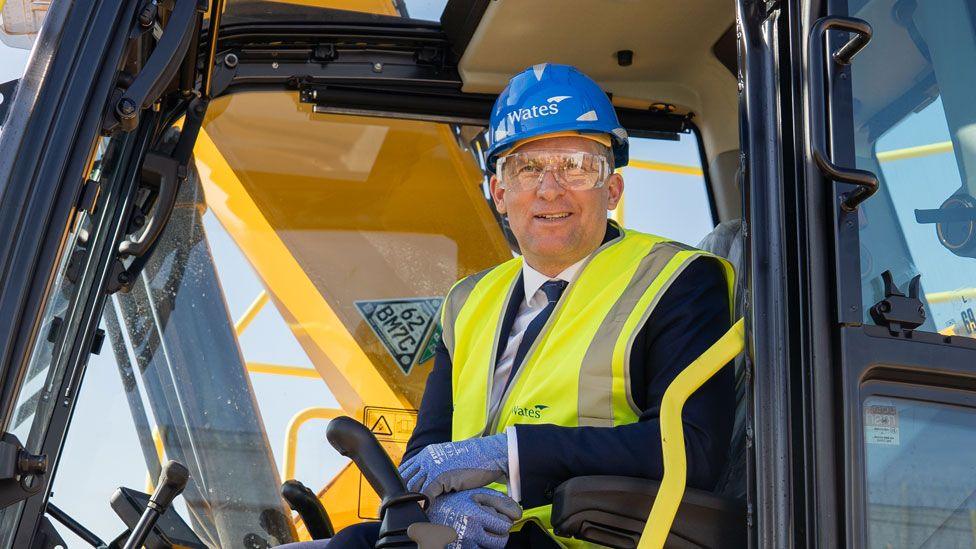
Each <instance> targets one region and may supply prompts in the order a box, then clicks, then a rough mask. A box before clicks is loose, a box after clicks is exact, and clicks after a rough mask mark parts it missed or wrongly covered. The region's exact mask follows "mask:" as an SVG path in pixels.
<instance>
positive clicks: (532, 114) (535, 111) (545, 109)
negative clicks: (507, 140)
mask: <svg viewBox="0 0 976 549" xmlns="http://www.w3.org/2000/svg"><path fill="white" fill-rule="evenodd" d="M571 97H572V96H571V95H556V96H553V97H550V98H549V99H546V104H545V105H532V107H526V108H524V109H519V110H517V111H512V112H510V113H508V114H507V115H506V117H507V118H508V124H509V126H514V124H515V123H516V122H522V121H524V120H531V119H533V118H539V117H542V116H551V115H553V114H559V103H561V102H562V101H565V100H566V99H570V98H571Z"/></svg>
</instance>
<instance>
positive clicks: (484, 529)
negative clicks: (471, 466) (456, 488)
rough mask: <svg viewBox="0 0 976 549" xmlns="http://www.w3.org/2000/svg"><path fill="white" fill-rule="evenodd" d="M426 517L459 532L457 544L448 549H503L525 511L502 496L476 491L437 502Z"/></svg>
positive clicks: (477, 489) (443, 498)
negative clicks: (509, 533)
mask: <svg viewBox="0 0 976 549" xmlns="http://www.w3.org/2000/svg"><path fill="white" fill-rule="evenodd" d="M427 516H428V518H430V521H431V522H433V523H435V524H441V525H444V526H448V527H450V528H453V529H454V531H455V532H457V535H458V537H457V540H456V541H455V542H454V543H452V544H451V545H449V546H448V549H469V548H470V549H475V548H482V547H484V548H487V549H502V548H503V547H505V544H506V543H508V532H509V530H511V529H512V525H513V524H515V521H517V520H518V519H520V518H522V508H521V507H519V504H518V503H515V500H513V499H512V498H510V497H508V496H506V495H505V494H503V493H501V492H498V491H496V490H492V489H491V488H475V489H473V490H465V491H463V492H453V493H450V494H444V495H442V496H440V497H438V498H436V499H434V500H433V503H432V504H431V506H430V509H428V510H427Z"/></svg>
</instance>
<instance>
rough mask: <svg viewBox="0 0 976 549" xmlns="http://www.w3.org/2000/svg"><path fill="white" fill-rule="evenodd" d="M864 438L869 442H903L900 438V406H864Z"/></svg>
mask: <svg viewBox="0 0 976 549" xmlns="http://www.w3.org/2000/svg"><path fill="white" fill-rule="evenodd" d="M864 439H865V440H866V441H867V442H868V443H869V444H888V445H891V446H897V445H899V444H901V442H900V441H899V439H898V408H896V407H895V406H865V407H864Z"/></svg>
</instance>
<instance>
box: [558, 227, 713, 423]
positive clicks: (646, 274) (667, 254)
mask: <svg viewBox="0 0 976 549" xmlns="http://www.w3.org/2000/svg"><path fill="white" fill-rule="evenodd" d="M693 249H694V248H689V247H687V246H685V245H683V244H680V243H677V242H661V243H658V244H656V245H655V246H654V247H652V248H651V250H650V251H649V252H648V253H647V255H646V256H644V258H643V259H641V262H640V264H639V265H638V266H637V270H636V271H634V276H633V277H632V278H631V279H630V282H629V283H628V284H627V288H626V289H625V290H624V292H623V293H622V294H621V295H620V298H619V299H618V300H617V302H616V303H614V304H613V307H611V309H610V311H609V312H608V313H607V316H606V318H605V319H604V320H603V323H602V324H601V325H600V327H599V328H598V329H597V332H596V334H595V335H594V337H593V341H592V343H590V346H589V348H587V350H586V355H585V356H584V357H583V364H582V365H581V367H580V378H579V393H578V394H579V402H578V408H577V409H578V410H579V417H578V421H579V425H580V426H581V427H583V426H589V427H612V426H613V381H612V380H613V350H614V347H616V345H617V340H618V339H619V338H620V334H621V331H622V330H623V328H624V324H625V323H626V322H627V318H628V317H630V315H631V313H632V312H633V310H634V308H635V307H636V306H637V302H638V301H639V300H640V298H641V296H642V295H644V292H646V291H647V288H648V287H649V286H650V285H651V284H652V283H653V282H654V280H655V279H656V278H657V277H658V276H659V275H660V274H661V271H663V270H664V268H665V267H666V266H667V265H668V263H669V262H670V261H671V260H672V259H673V258H674V256H675V255H677V254H678V253H679V252H681V251H686V250H693ZM695 257H699V256H697V255H696V256H693V257H692V258H689V261H687V262H685V264H683V265H681V266H680V267H679V268H678V270H677V271H675V273H674V275H673V276H672V277H671V280H667V281H665V283H664V284H663V285H662V286H661V289H660V290H659V291H658V292H657V295H655V296H654V299H653V300H652V301H651V303H649V304H648V307H647V310H646V311H645V312H644V313H643V315H642V317H641V319H640V321H639V322H638V323H637V325H636V326H635V327H634V331H633V333H632V334H631V335H630V339H629V340H628V342H627V347H626V349H625V351H624V352H625V353H626V354H625V355H624V376H625V382H624V390H625V391H626V394H627V402H628V403H629V404H630V405H631V408H632V409H633V410H634V412H635V413H636V414H638V415H639V414H640V410H639V409H638V408H637V406H636V404H635V403H634V401H633V395H632V394H631V390H630V370H629V369H630V353H631V349H632V347H633V345H634V339H635V338H636V335H637V334H638V333H639V332H640V330H641V328H642V327H643V326H644V323H645V322H646V321H647V319H648V318H649V317H650V314H651V312H652V311H653V310H654V307H655V306H656V305H657V303H658V301H660V299H661V296H662V295H663V294H664V293H665V292H666V291H667V289H668V286H670V285H671V282H672V281H673V280H674V278H675V277H676V276H677V275H678V273H680V272H681V271H683V270H684V268H685V266H687V264H688V263H689V262H690V260H691V259H694V258H695Z"/></svg>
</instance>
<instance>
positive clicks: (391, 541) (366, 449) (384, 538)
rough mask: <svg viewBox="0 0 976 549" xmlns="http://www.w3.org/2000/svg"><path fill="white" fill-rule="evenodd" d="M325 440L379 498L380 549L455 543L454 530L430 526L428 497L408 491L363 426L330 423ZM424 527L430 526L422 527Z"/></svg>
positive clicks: (436, 548) (439, 548)
mask: <svg viewBox="0 0 976 549" xmlns="http://www.w3.org/2000/svg"><path fill="white" fill-rule="evenodd" d="M325 437H326V438H327V439H328V440H329V443H330V444H332V446H333V447H334V448H335V449H336V450H338V451H339V453H340V454H342V455H344V456H346V457H348V458H349V459H351V460H352V461H353V462H354V463H355V464H356V465H357V466H358V467H359V470H360V471H361V472H362V473H363V476H364V477H366V480H367V481H369V484H370V485H371V486H372V487H373V489H374V490H376V493H377V494H379V496H380V500H381V501H382V503H381V505H380V516H381V517H382V524H381V525H380V537H379V541H377V542H376V547H377V548H383V547H411V546H414V545H416V546H418V547H419V548H420V549H443V548H444V546H445V545H447V544H448V543H450V542H451V541H454V537H455V536H456V534H455V533H454V532H453V531H451V532H444V527H438V526H437V525H432V524H428V523H429V521H428V520H427V515H426V513H424V511H423V509H422V508H421V506H420V503H421V502H423V503H424V505H425V506H426V503H427V496H424V495H422V494H418V493H416V492H410V491H408V490H407V486H406V484H405V483H404V482H403V478H402V477H401V476H400V473H399V472H398V471H397V469H396V467H395V466H394V465H393V461H392V460H391V459H390V456H389V455H387V453H386V452H385V451H384V450H383V447H382V446H380V443H379V441H378V440H376V437H375V436H373V433H371V432H369V429H367V428H366V427H365V426H364V425H363V424H362V423H359V422H358V421H356V420H354V419H352V418H349V417H337V418H335V419H333V420H332V421H331V422H329V427H328V429H327V430H326V433H325ZM425 524H427V526H423V525H425ZM411 525H413V526H411ZM408 529H409V532H408ZM448 530H450V529H449V528H448ZM445 534H446V535H445ZM448 537H450V538H451V539H450V540H448V539H447V538H448ZM445 540H446V541H445Z"/></svg>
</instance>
